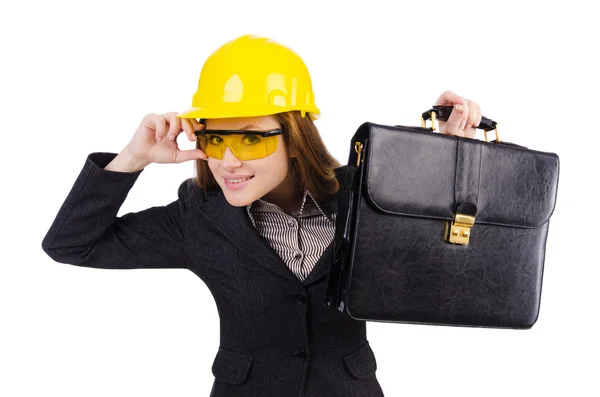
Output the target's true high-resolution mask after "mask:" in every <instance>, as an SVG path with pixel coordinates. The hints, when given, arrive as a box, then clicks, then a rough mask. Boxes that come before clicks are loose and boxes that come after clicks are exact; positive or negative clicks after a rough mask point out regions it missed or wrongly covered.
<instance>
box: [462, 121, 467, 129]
mask: <svg viewBox="0 0 600 397" xmlns="http://www.w3.org/2000/svg"><path fill="white" fill-rule="evenodd" d="M466 125H467V120H463V121H462V122H461V123H460V129H461V130H464V129H465V126H466Z"/></svg>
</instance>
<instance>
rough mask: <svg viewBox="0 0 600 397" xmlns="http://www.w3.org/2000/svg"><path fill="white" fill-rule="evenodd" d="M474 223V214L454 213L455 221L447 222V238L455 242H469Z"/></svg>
mask: <svg viewBox="0 0 600 397" xmlns="http://www.w3.org/2000/svg"><path fill="white" fill-rule="evenodd" d="M474 224H475V217H474V216H471V215H465V214H460V213H457V214H456V215H454V222H450V221H448V222H447V223H446V240H447V241H449V242H451V243H453V244H469V237H470V236H471V228H472V227H473V225H474Z"/></svg>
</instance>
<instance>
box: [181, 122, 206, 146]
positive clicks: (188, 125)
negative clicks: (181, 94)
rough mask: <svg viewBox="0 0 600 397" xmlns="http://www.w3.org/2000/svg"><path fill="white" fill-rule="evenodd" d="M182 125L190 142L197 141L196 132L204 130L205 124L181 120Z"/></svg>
mask: <svg viewBox="0 0 600 397" xmlns="http://www.w3.org/2000/svg"><path fill="white" fill-rule="evenodd" d="M181 124H182V127H183V129H184V131H185V133H186V134H187V136H188V139H189V140H190V141H195V140H196V134H195V132H194V131H198V130H202V129H203V128H204V124H200V123H198V121H196V119H181Z"/></svg>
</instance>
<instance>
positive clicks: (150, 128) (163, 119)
mask: <svg viewBox="0 0 600 397" xmlns="http://www.w3.org/2000/svg"><path fill="white" fill-rule="evenodd" d="M176 114H177V113H176V112H170V113H164V114H154V113H150V114H147V115H146V116H144V118H143V119H142V122H141V123H140V126H139V127H138V129H137V131H136V132H135V134H134V135H133V138H132V139H131V142H129V143H128V144H127V146H126V147H125V149H124V150H123V151H124V152H127V154H128V155H130V156H132V158H133V160H134V161H135V162H137V163H139V164H150V163H163V164H168V163H181V162H184V161H188V160H196V159H201V160H206V159H207V158H208V156H207V155H206V154H205V153H204V152H203V151H202V150H200V149H189V150H180V149H179V147H178V146H177V137H178V136H179V134H180V133H181V132H182V131H185V133H186V135H187V137H188V139H189V140H190V141H196V136H195V134H194V130H200V129H202V128H204V125H202V124H200V123H198V121H196V120H195V119H180V118H177V117H175V116H176Z"/></svg>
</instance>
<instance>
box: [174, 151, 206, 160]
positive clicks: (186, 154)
mask: <svg viewBox="0 0 600 397" xmlns="http://www.w3.org/2000/svg"><path fill="white" fill-rule="evenodd" d="M206 159H208V156H207V155H206V154H205V153H204V152H203V151H202V150H200V149H189V150H177V154H176V156H175V161H174V162H175V163H182V162H184V161H189V160H206Z"/></svg>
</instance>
